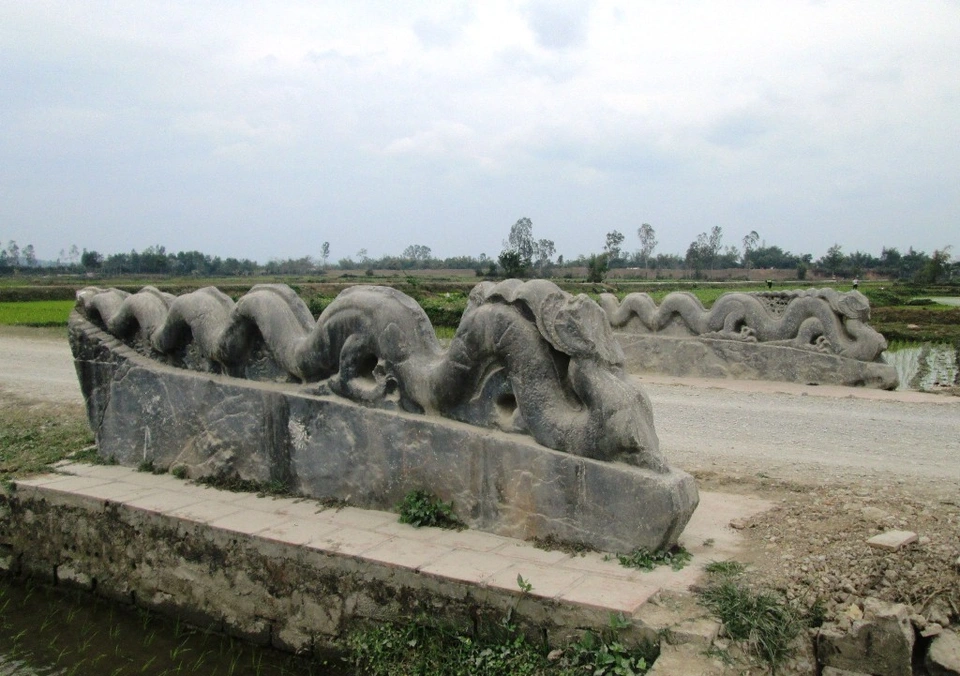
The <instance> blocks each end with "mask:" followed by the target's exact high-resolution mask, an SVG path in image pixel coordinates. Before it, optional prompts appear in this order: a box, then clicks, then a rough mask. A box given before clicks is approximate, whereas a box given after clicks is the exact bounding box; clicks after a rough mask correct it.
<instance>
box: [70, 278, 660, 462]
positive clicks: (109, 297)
mask: <svg viewBox="0 0 960 676" xmlns="http://www.w3.org/2000/svg"><path fill="white" fill-rule="evenodd" d="M77 296H78V304H77V311H78V313H80V314H82V315H83V316H85V317H86V318H87V319H88V320H89V321H91V322H93V323H94V324H96V325H98V326H100V327H101V328H104V329H105V330H106V331H107V332H108V333H110V334H111V335H113V336H114V337H116V338H119V339H120V340H121V341H123V342H124V343H125V344H127V345H128V346H130V347H134V348H136V349H137V350H138V351H139V352H141V353H142V354H144V355H146V356H149V357H151V358H152V359H155V360H158V361H161V362H164V363H167V364H170V365H173V366H177V367H181V368H187V369H192V370H197V371H203V372H212V373H224V374H228V375H230V376H234V377H240V378H245V379H249V380H258V381H271V382H279V383H293V382H296V383H300V382H319V383H320V390H321V392H322V393H327V394H335V395H338V396H340V397H344V398H346V399H349V400H351V401H355V402H358V403H361V404H363V405H365V406H370V407H377V408H383V409H387V410H401V411H407V412H412V413H421V414H428V415H439V416H443V417H446V418H450V419H454V420H459V421H462V422H466V423H469V424H472V425H479V426H483V427H489V428H492V429H499V430H502V431H506V432H518V433H522V434H529V435H531V436H532V437H533V438H535V439H536V440H537V441H538V442H539V443H540V444H542V445H544V446H546V447H548V448H553V449H555V450H559V451H564V452H566V453H571V454H574V455H580V456H584V457H589V458H596V459H599V460H620V461H624V462H628V463H631V464H635V465H638V466H642V467H647V468H649V469H652V470H654V471H666V470H667V466H666V461H665V460H664V458H663V456H662V455H661V454H660V447H659V440H658V439H657V435H656V431H655V430H654V427H653V414H652V410H651V406H650V401H649V399H648V398H647V397H646V395H645V394H644V393H643V391H642V390H640V389H639V388H638V387H637V385H636V384H635V382H634V381H632V380H631V379H630V378H629V377H628V376H627V375H626V373H625V372H624V370H623V368H622V367H623V359H624V357H623V351H622V349H621V348H620V346H619V344H618V343H617V341H616V340H615V339H614V338H613V334H612V331H611V329H610V326H609V323H608V322H607V321H606V317H605V315H604V314H603V310H601V309H600V307H599V306H598V305H597V304H596V303H595V302H594V301H593V300H591V299H590V298H588V297H587V296H586V295H583V294H581V295H579V296H571V295H570V294H568V293H566V292H564V291H562V290H561V289H560V288H559V287H557V286H556V285H555V284H552V283H550V282H548V281H545V280H533V281H528V282H524V281H521V280H516V279H513V280H506V281H503V282H500V283H497V284H494V283H492V282H482V283H480V284H478V285H477V286H476V287H474V289H473V290H472V291H471V292H470V298H469V302H468V304H467V308H466V310H465V311H464V314H463V317H462V319H461V322H460V326H459V327H458V328H457V332H456V335H455V336H454V338H453V340H452V343H451V345H450V347H449V349H446V350H444V349H442V348H441V346H440V343H439V342H438V340H437V337H436V335H435V333H434V330H433V327H432V326H431V325H430V320H429V319H428V318H427V315H426V314H425V313H424V311H423V309H422V308H420V306H419V305H417V303H416V302H415V301H414V300H413V299H412V298H410V297H408V296H405V295H404V294H402V293H400V292H399V291H397V290H395V289H391V288H389V287H382V286H355V287H351V288H348V289H345V290H344V291H342V292H341V293H340V295H338V296H337V298H336V299H335V300H334V301H333V303H331V304H330V305H329V306H328V307H327V308H326V309H325V310H324V311H323V313H322V314H321V316H320V318H319V319H318V320H316V321H314V319H313V316H312V315H311V314H310V310H309V309H308V308H307V306H306V304H305V303H304V302H303V300H301V299H300V298H299V296H297V294H296V293H295V292H294V291H293V290H292V289H291V288H290V287H288V286H285V285H282V284H259V285H256V286H254V287H253V288H252V289H251V290H250V292H249V293H247V294H246V295H244V296H243V297H242V298H240V300H238V301H237V302H236V303H234V302H233V301H232V300H231V299H230V298H228V297H227V296H225V295H224V294H222V293H220V292H219V291H217V290H216V289H213V288H205V289H200V290H198V291H194V292H192V293H187V294H184V295H183V296H180V297H178V298H174V297H173V296H170V295H169V294H163V293H161V292H159V291H157V290H156V289H154V288H152V287H146V288H144V289H142V290H141V291H139V292H137V293H136V294H132V295H131V294H128V293H126V292H123V291H118V290H116V289H106V290H104V289H99V288H96V287H88V288H86V289H83V290H81V291H80V292H79V293H78V295H77Z"/></svg>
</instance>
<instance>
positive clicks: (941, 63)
mask: <svg viewBox="0 0 960 676" xmlns="http://www.w3.org/2000/svg"><path fill="white" fill-rule="evenodd" d="M524 216H526V217H529V218H531V219H532V221H533V225H534V235H535V236H536V237H537V238H548V239H552V240H554V241H555V242H556V246H557V253H559V254H563V255H564V256H565V257H567V258H570V257H575V256H577V255H578V254H581V253H591V252H598V251H600V250H601V249H602V247H603V243H604V239H605V234H606V233H607V232H609V231H611V230H619V231H621V232H623V233H624V234H625V235H626V236H627V238H626V241H625V247H626V248H628V249H635V248H637V247H638V245H639V242H638V239H637V235H636V232H637V228H638V227H639V226H640V225H641V224H642V223H650V224H651V225H653V226H654V228H655V230H656V233H657V236H658V239H659V241H660V244H659V247H658V249H657V251H658V252H668V253H680V254H682V253H683V252H684V251H685V250H686V247H687V245H688V244H689V243H690V242H691V241H692V240H693V239H695V238H696V236H697V234H698V233H700V232H704V231H708V230H709V229H710V228H712V227H713V226H720V227H722V228H723V232H724V244H725V245H731V244H734V245H739V242H740V240H741V239H742V238H743V236H744V235H745V234H746V233H748V232H749V231H751V230H756V231H757V232H758V233H759V234H760V237H761V239H763V240H765V241H766V242H767V244H776V245H778V246H781V247H783V248H784V249H787V250H790V251H793V252H794V253H812V254H813V255H814V257H815V258H816V257H819V256H821V255H822V254H823V253H824V252H825V251H826V249H827V248H828V247H830V246H831V245H832V244H834V243H839V244H841V245H842V246H843V248H844V251H847V252H849V251H853V250H855V249H860V250H863V251H867V252H870V253H873V254H874V255H878V254H879V253H880V250H881V248H882V247H884V246H888V247H889V246H895V247H899V248H901V250H904V249H906V248H907V247H908V246H911V245H912V246H914V247H916V248H918V249H921V250H924V251H927V252H928V253H929V252H931V251H932V250H933V249H935V248H940V247H943V246H944V245H950V244H952V245H955V246H960V2H958V1H957V0H942V1H939V2H938V1H935V0H931V1H927V0H911V1H904V2H894V1H887V0H865V1H863V2H855V1H851V2H845V1H837V2H834V1H831V0H827V1H824V2H788V1H786V0H782V1H778V2H769V1H757V2H751V1H750V0H736V1H730V2H727V1H724V0H710V1H700V0H675V1H671V2H640V1H632V0H630V1H628V0H613V1H611V2H607V1H606V0H595V1H594V0H550V1H546V0H531V1H529V2H525V1H522V2H501V1H499V0H483V1H475V2H473V1H467V2H429V3H428V2H403V1H398V0H382V1H380V0H351V1H350V2H324V1H322V0H304V1H303V2H298V1H296V0H272V1H271V2H254V1H252V0H207V1H204V2H171V0H137V1H136V2H129V1H128V0H86V1H80V0H59V1H57V0H0V240H2V242H3V243H4V244H6V242H7V241H8V240H10V239H13V240H16V241H17V243H18V244H19V245H20V246H21V248H22V247H23V246H24V245H26V244H29V243H32V244H34V246H35V248H36V251H37V255H38V257H39V258H50V259H52V258H56V257H57V255H58V253H59V251H60V250H61V249H68V248H69V246H70V245H71V244H76V245H78V246H79V247H81V248H88V249H95V250H97V251H100V252H101V253H114V252H122V251H130V250H131V249H137V250H138V251H139V250H143V249H144V248H146V247H147V246H150V245H153V244H162V245H164V246H166V247H167V249H168V250H171V251H179V250H194V249H196V250H200V251H204V252H206V253H210V254H214V255H220V256H224V257H226V256H236V257H245V258H253V259H255V260H258V261H260V262H266V261H267V260H269V259H271V258H288V257H300V256H304V255H310V256H314V257H319V252H320V245H321V243H322V242H323V241H329V242H330V245H331V259H332V260H337V259H339V258H342V257H348V256H353V257H356V255H357V251H358V250H359V249H361V248H365V249H367V250H368V251H369V254H370V255H371V256H374V257H378V256H381V255H385V254H399V253H400V252H401V251H402V250H403V249H404V248H405V247H406V246H408V245H411V244H423V245H426V246H429V247H430V248H431V249H432V250H433V253H434V255H438V256H453V255H474V256H476V255H479V254H480V253H486V254H487V255H490V256H496V255H497V254H498V253H499V252H500V250H501V248H502V243H503V240H504V238H505V237H506V236H507V234H508V232H509V229H510V226H511V225H512V224H513V223H514V222H515V221H516V220H517V219H518V218H520V217H524ZM955 253H956V251H955Z"/></svg>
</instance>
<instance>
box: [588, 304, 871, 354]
mask: <svg viewBox="0 0 960 676" xmlns="http://www.w3.org/2000/svg"><path fill="white" fill-rule="evenodd" d="M600 305H601V307H602V308H603V310H604V312H605V313H606V315H607V318H608V320H609V322H610V324H611V326H613V327H614V328H615V329H626V330H632V331H637V332H641V333H660V334H662V335H674V336H678V335H679V336H696V337H700V338H721V339H731V340H744V341H751V342H762V343H767V344H771V345H786V346H789V347H796V348H803V349H811V350H817V351H821V352H828V353H833V354H836V355H839V356H841V357H848V358H851V359H856V360H859V361H865V362H872V361H876V360H878V359H879V358H880V354H881V353H882V352H883V351H884V350H885V349H886V348H887V343H886V340H885V339H884V337H883V336H882V335H881V334H880V333H878V332H877V331H875V330H874V329H873V328H871V327H870V326H868V325H867V323H866V322H867V321H868V320H869V319H870V302H869V301H868V300H867V298H866V296H864V295H863V294H861V293H860V292H858V291H849V292H846V293H840V292H838V291H836V290H834V289H808V290H803V291H789V292H764V293H756V294H753V293H727V294H724V295H722V296H720V297H719V298H718V299H717V300H716V302H715V303H714V304H713V306H712V307H711V308H710V309H709V310H707V309H706V308H704V307H703V304H701V302H700V301H699V299H697V297H696V296H694V295H693V294H691V293H686V292H675V293H671V294H668V295H667V296H666V298H664V299H663V302H662V303H661V304H660V306H659V307H657V305H656V303H654V301H653V299H652V298H650V296H648V295H647V294H645V293H631V294H629V295H627V296H626V297H625V298H624V299H623V301H620V302H618V301H617V298H616V296H614V295H612V294H608V293H607V294H602V295H601V297H600Z"/></svg>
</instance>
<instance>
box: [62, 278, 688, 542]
mask: <svg viewBox="0 0 960 676" xmlns="http://www.w3.org/2000/svg"><path fill="white" fill-rule="evenodd" d="M107 334H109V335H107ZM71 344H72V346H73V349H74V355H75V358H76V361H77V369H78V374H79V376H80V381H81V386H82V389H83V391H84V395H85V397H86V399H87V405H88V414H89V417H90V420H91V424H92V426H93V428H94V430H95V432H96V433H97V438H98V445H99V447H100V453H101V454H102V455H105V456H108V457H115V458H117V459H118V460H119V461H121V462H123V463H125V464H138V463H140V462H143V461H144V460H149V461H151V462H154V463H155V464H156V465H157V466H160V467H169V466H171V465H174V464H182V465H184V466H185V467H186V468H187V469H188V471H189V473H190V475H191V476H200V475H210V474H213V475H233V474H235V475H238V476H241V477H243V478H249V479H254V480H262V481H281V482H283V483H284V484H285V485H288V486H292V487H295V488H296V489H297V490H298V491H300V492H303V493H305V494H307V495H314V496H317V497H324V498H328V497H339V498H343V499H346V498H348V497H349V498H350V499H351V500H352V501H354V504H358V505H361V506H364V505H368V506H377V507H388V506H391V505H392V504H395V503H396V502H398V501H399V499H401V498H402V496H403V493H402V492H400V493H399V494H398V491H399V490H400V488H406V489H407V490H411V489H413V488H424V487H426V488H429V489H431V490H433V491H434V492H436V493H437V494H438V495H440V496H441V497H443V498H444V499H454V500H455V501H456V502H457V503H458V504H459V505H461V509H465V510H466V512H467V513H466V514H461V517H462V518H464V517H465V520H466V521H467V522H468V523H473V524H480V525H479V526H478V527H484V528H485V529H490V530H495V531H496V532H509V533H511V534H515V533H516V532H517V529H518V528H519V529H520V530H521V532H522V533H526V534H527V536H529V535H530V534H531V533H532V534H534V535H537V534H539V535H546V534H553V535H555V536H557V537H562V538H563V539H568V540H579V541H583V542H594V543H600V544H595V546H601V548H607V549H610V548H614V544H616V548H622V547H623V546H624V545H626V544H630V545H632V546H644V547H648V548H657V547H660V546H664V545H667V544H672V543H673V542H675V541H676V537H678V536H679V534H680V532H681V530H682V528H683V526H684V525H685V524H686V522H687V520H688V519H689V517H690V515H691V514H692V512H693V509H694V508H695V507H696V504H697V493H696V486H695V484H694V482H693V480H692V478H691V477H689V475H687V474H685V473H683V472H679V471H677V470H674V469H671V468H670V467H669V466H668V465H667V463H666V462H665V460H664V458H663V456H662V454H661V453H660V449H659V442H658V440H657V436H656V432H655V430H654V427H653V416H652V410H651V405H650V402H649V399H648V398H647V397H646V395H645V394H644V393H643V392H642V391H641V390H640V389H639V387H638V386H637V385H636V384H635V382H634V381H633V380H632V379H631V378H630V377H629V376H628V375H627V374H626V372H625V371H624V369H623V360H624V356H623V352H622V350H621V348H620V346H619V344H618V343H617V341H616V340H615V339H614V337H613V334H612V331H611V329H610V326H609V324H608V323H607V321H606V319H605V317H604V315H603V311H602V310H601V309H600V307H599V306H598V305H597V304H596V303H594V302H593V301H591V300H590V299H589V298H587V297H586V296H577V297H573V296H571V295H570V294H567V293H564V292H563V291H561V290H560V289H559V288H558V287H556V286H555V285H553V284H551V283H549V282H546V281H539V280H538V281H531V282H521V281H518V280H508V281H506V282H501V283H499V284H493V283H490V282H485V283H482V284H480V285H478V286H477V287H475V288H474V289H473V291H472V292H471V294H470V300H469V303H468V307H467V310H466V311H465V313H464V316H463V319H462V321H461V324H460V327H459V328H458V330H457V332H456V335H455V337H454V338H453V341H452V343H451V344H450V346H449V347H448V348H446V349H444V348H443V347H442V346H441V345H440V343H439V341H438V340H437V338H436V335H435V333H434V331H433V328H432V326H431V325H430V322H429V319H428V318H427V316H426V314H425V313H424V312H423V310H422V309H421V308H420V306H419V305H417V303H416V302H414V301H413V300H412V299H410V298H409V297H407V296H405V295H403V294H401V293H399V292H398V291H396V290H394V289H391V288H387V287H379V286H358V287H353V288H350V289H347V290H345V291H343V292H342V293H341V294H340V295H339V296H338V297H337V299H336V300H335V301H334V302H333V303H331V304H330V306H328V307H327V308H326V310H325V311H324V312H323V313H322V315H321V316H320V318H319V319H318V320H316V321H315V320H314V319H313V317H312V316H311V314H310V312H309V310H308V309H307V307H306V305H305V304H304V303H303V301H302V300H301V299H300V298H299V297H298V296H297V295H296V294H295V293H294V292H293V291H292V290H291V289H290V288H289V287H286V286H283V285H273V284H271V285H258V286H255V287H254V288H253V289H251V291H250V292H249V293H247V294H246V295H244V296H243V297H241V298H240V299H239V300H238V301H236V302H234V301H232V300H231V299H230V298H229V297H227V296H226V295H224V294H223V293H221V292H220V291H218V290H216V289H214V288H205V289H200V290H198V291H195V292H192V293H188V294H185V295H182V296H179V297H173V296H170V295H168V294H164V293H161V292H159V291H157V290H156V289H153V288H150V287H147V288H145V289H143V290H141V291H139V292H137V293H135V294H127V293H124V292H122V291H118V290H115V289H97V288H87V289H84V290H82V291H81V292H80V293H78V304H77V312H75V313H74V315H73V316H72V318H71ZM461 423H467V424H468V425H467V426H463V425H461ZM451 426H453V427H451ZM478 427H479V428H487V429H486V430H483V429H478ZM502 432H505V433H519V434H524V435H529V436H531V437H533V439H534V440H535V441H536V442H537V443H534V444H530V442H520V441H518V439H523V437H517V436H516V435H514V434H506V435H503V436H496V437H492V436H490V435H491V434H500V433H502ZM438 445H439V446H442V447H443V450H440V449H439V448H438ZM548 449H552V450H548ZM457 472H461V473H464V476H462V477H459V478H457V477H456V476H455V475H456V474H457ZM464 481H466V483H464ZM385 500H390V501H391V502H388V503H384V501H385ZM625 502H626V504H625ZM590 503H596V504H590ZM612 505H616V508H613V507H612ZM618 513H622V514H623V518H625V519H627V521H626V522H625V523H622V524H618V525H612V524H607V525H604V522H605V521H609V520H617V519H618V518H620V517H618V516H617V514H618ZM491 515H493V516H491ZM507 515H510V516H509V517H508V516H507ZM505 523H509V524H512V525H509V526H506V525H504V524H505ZM518 523H519V524H522V527H521V526H518V525H517V524H518ZM491 524H494V525H491ZM532 524H533V525H532ZM595 529H600V530H602V531H605V532H606V533H605V534H597V533H593V531H594V530H595ZM611 533H616V534H615V535H611Z"/></svg>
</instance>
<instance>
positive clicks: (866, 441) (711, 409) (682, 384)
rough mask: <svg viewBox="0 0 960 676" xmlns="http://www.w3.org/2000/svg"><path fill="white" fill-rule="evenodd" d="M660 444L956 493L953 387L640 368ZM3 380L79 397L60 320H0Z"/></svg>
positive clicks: (806, 479) (773, 472)
mask: <svg viewBox="0 0 960 676" xmlns="http://www.w3.org/2000/svg"><path fill="white" fill-rule="evenodd" d="M640 381H641V385H642V387H643V388H644V389H645V390H646V391H647V393H648V394H649V395H650V398H651V399H652V400H653V405H654V416H655V423H656V428H657V433H658V435H659V437H660V444H661V448H662V449H663V451H664V453H665V454H666V455H667V457H668V458H669V460H670V462H671V463H672V464H675V465H677V466H679V467H682V468H684V469H687V470H689V471H704V472H710V471H714V472H717V473H719V474H724V475H730V474H733V475H737V474H742V475H744V476H756V475H766V476H770V477H773V478H778V479H786V480H796V481H800V482H802V483H811V482H812V483H821V482H823V483H825V482H829V481H843V482H847V481H855V482H856V481H859V482H866V483H873V482H874V481H876V482H878V483H881V484H882V483H886V482H889V481H891V480H894V481H897V482H899V483H908V484H912V483H920V484H927V485H931V486H936V487H937V488H939V489H940V490H941V491H944V490H945V491H950V490H953V491H955V493H956V494H960V397H949V396H941V395H933V394H922V393H917V392H880V391H875V390H866V389H859V388H844V387H813V386H806V385H793V384H787V383H768V382H758V381H717V380H707V379H678V378H664V377H654V376H644V377H642V378H641V379H640ZM0 389H3V390H7V391H9V392H14V393H17V394H20V395H22V396H25V397H30V398H36V399H44V400H48V401H64V402H80V401H82V397H81V394H80V388H79V386H78V384H77V378H76V373H75V371H74V368H73V360H72V357H71V355H70V349H69V346H68V345H67V339H66V332H65V331H63V330H50V331H46V330H38V329H16V328H3V329H0Z"/></svg>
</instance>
